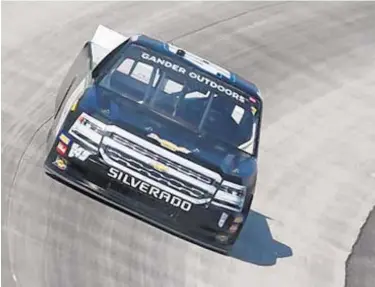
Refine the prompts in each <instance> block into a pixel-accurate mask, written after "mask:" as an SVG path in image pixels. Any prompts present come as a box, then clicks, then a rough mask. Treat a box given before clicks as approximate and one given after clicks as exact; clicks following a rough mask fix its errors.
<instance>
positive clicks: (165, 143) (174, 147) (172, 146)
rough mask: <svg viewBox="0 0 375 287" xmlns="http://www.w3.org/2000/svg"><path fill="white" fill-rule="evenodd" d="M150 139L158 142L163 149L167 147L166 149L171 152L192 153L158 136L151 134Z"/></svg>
mask: <svg viewBox="0 0 375 287" xmlns="http://www.w3.org/2000/svg"><path fill="white" fill-rule="evenodd" d="M148 137H150V138H152V139H155V140H157V141H158V142H159V143H160V145H161V146H162V147H165V148H167V149H169V150H171V151H178V152H182V153H186V154H188V153H191V151H190V150H188V149H187V148H185V147H182V146H177V145H176V144H174V143H172V142H170V141H167V140H164V139H161V138H159V136H158V135H156V134H149V135H148Z"/></svg>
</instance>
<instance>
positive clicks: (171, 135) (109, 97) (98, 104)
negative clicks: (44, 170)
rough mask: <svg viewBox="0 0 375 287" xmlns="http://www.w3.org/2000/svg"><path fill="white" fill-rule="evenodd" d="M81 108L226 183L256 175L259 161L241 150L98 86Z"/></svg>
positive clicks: (82, 102)
mask: <svg viewBox="0 0 375 287" xmlns="http://www.w3.org/2000/svg"><path fill="white" fill-rule="evenodd" d="M79 108H80V109H81V110H82V111H84V112H86V113H88V114H90V115H91V116H93V117H95V118H97V119H98V120H101V121H103V122H105V123H106V124H112V125H116V126H118V127H120V128H122V129H125V130H127V131H129V132H132V133H134V134H136V135H138V136H140V137H142V138H144V139H146V140H148V141H150V142H153V143H154V144H157V145H160V146H162V147H164V148H166V149H168V150H172V151H174V152H175V153H176V154H178V155H180V156H182V157H184V158H186V159H189V160H191V161H194V162H195V163H197V164H200V165H202V166H205V167H207V168H209V169H211V170H215V171H216V172H218V173H220V174H221V176H222V177H223V178H224V179H227V180H231V181H234V182H238V183H242V182H243V180H245V179H246V178H249V177H250V176H252V175H254V173H256V169H257V166H256V159H255V157H253V156H251V155H250V154H248V153H246V152H244V151H242V150H239V149H238V148H236V147H234V146H232V145H230V144H228V143H226V142H223V141H219V140H217V139H216V138H213V137H211V136H209V135H206V134H199V133H197V132H196V131H194V130H193V129H190V128H189V127H187V126H184V125H183V124H181V123H179V122H175V121H173V120H171V119H170V118H166V117H164V116H163V115H160V114H157V113H155V112H153V111H151V110H150V109H149V108H148V107H146V106H143V105H140V104H138V103H136V102H131V101H123V100H120V99H119V96H118V95H117V96H116V94H115V95H114V93H113V92H111V91H108V90H106V89H103V88H101V87H98V86H93V87H90V88H88V89H87V90H86V91H85V93H84V95H83V97H82V98H81V100H80V103H79Z"/></svg>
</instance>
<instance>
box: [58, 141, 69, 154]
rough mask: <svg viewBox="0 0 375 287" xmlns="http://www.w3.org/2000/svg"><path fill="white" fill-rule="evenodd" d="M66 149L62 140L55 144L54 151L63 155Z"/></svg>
mask: <svg viewBox="0 0 375 287" xmlns="http://www.w3.org/2000/svg"><path fill="white" fill-rule="evenodd" d="M67 150H68V146H66V145H65V144H64V143H63V142H59V143H58V144H57V146H56V151H57V153H58V154H60V155H65V153H66V151H67Z"/></svg>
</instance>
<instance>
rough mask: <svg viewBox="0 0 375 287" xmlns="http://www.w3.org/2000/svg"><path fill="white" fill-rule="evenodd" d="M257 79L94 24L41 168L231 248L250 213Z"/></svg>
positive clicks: (61, 98)
mask: <svg viewBox="0 0 375 287" xmlns="http://www.w3.org/2000/svg"><path fill="white" fill-rule="evenodd" d="M261 118H262V99H261V96H260V92H259V90H258V88H257V87H256V86H255V85H254V84H252V83H250V82H248V81H246V80H244V79H242V78H241V77H240V76H238V75H236V74H234V73H232V72H229V71H228V70H226V69H224V68H221V67H219V66H217V65H215V64H213V63H211V62H209V61H207V60H205V59H202V58H200V57H198V56H196V55H194V54H192V53H189V52H188V51H185V50H184V49H181V48H178V47H176V46H174V45H172V44H169V43H165V42H162V41H159V40H155V39H152V38H150V37H147V36H145V35H132V36H124V35H121V34H119V33H117V32H115V31H113V30H111V29H109V28H106V27H104V26H101V25H100V26H99V27H98V28H97V30H96V32H95V34H94V37H93V38H92V40H91V41H88V42H87V43H86V44H85V45H84V47H83V48H82V50H81V52H80V53H79V54H78V56H77V58H76V59H75V61H74V63H73V64H72V66H71V68H70V70H69V71H68V73H67V76H66V77H65V79H64V80H63V82H62V84H61V86H60V89H59V91H58V94H57V100H56V108H55V113H54V116H53V122H52V126H51V129H50V130H49V133H48V138H47V148H48V151H47V152H48V155H47V157H46V160H45V164H44V167H45V170H46V173H47V174H48V175H50V176H52V177H53V178H55V179H57V180H59V181H62V182H64V183H67V184H69V185H71V186H74V187H76V188H78V189H79V190H82V191H84V192H88V193H90V194H91V195H93V196H94V197H98V198H100V199H101V200H104V201H105V202H108V203H110V204H112V205H115V206H116V207H117V208H120V209H122V210H124V211H126V212H127V213H130V214H132V215H134V216H136V217H138V218H140V219H142V220H144V221H147V222H149V223H151V224H153V225H156V226H158V227H160V228H162V229H164V230H166V231H169V232H171V233H173V234H175V235H177V236H180V237H182V238H185V239H187V240H189V241H192V242H195V243H197V244H199V245H201V246H204V247H206V248H209V249H211V250H214V251H217V252H220V253H223V254H227V253H228V252H229V251H230V249H231V247H232V246H233V244H234V243H235V241H236V239H237V238H238V235H239V233H240V231H241V228H242V226H243V225H244V223H245V220H246V218H247V216H248V213H249V210H250V206H251V202H252V200H253V196H254V191H255V185H256V179H257V157H258V145H259V137H260V128H261Z"/></svg>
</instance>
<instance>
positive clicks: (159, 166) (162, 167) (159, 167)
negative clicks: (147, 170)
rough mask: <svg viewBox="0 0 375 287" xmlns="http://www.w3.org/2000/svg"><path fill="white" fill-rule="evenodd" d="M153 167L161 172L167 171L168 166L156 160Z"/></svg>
mask: <svg viewBox="0 0 375 287" xmlns="http://www.w3.org/2000/svg"><path fill="white" fill-rule="evenodd" d="M152 167H153V168H154V169H156V170H158V171H160V172H166V171H167V170H168V167H167V166H166V165H164V164H162V163H160V162H155V163H153V164H152Z"/></svg>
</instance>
